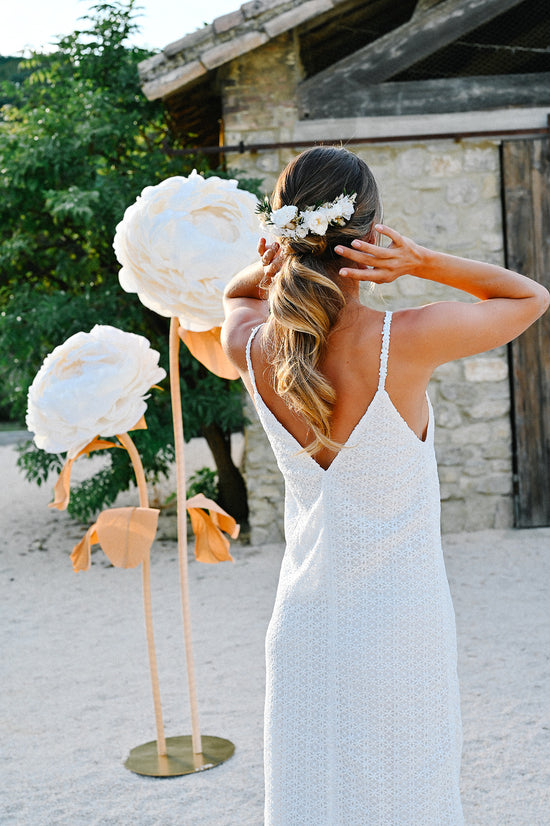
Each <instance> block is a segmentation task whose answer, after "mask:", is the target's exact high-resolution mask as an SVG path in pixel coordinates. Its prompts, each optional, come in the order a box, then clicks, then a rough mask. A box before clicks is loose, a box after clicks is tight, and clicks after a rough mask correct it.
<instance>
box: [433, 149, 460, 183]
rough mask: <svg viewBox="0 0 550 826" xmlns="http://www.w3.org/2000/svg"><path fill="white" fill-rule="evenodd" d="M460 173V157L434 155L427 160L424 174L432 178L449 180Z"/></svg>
mask: <svg viewBox="0 0 550 826" xmlns="http://www.w3.org/2000/svg"><path fill="white" fill-rule="evenodd" d="M461 171H462V158H461V156H460V155H447V154H445V155H434V156H432V157H430V158H429V159H428V162H427V164H426V174H428V175H433V177H434V178H451V177H452V176H453V175H458V174H460V172H461Z"/></svg>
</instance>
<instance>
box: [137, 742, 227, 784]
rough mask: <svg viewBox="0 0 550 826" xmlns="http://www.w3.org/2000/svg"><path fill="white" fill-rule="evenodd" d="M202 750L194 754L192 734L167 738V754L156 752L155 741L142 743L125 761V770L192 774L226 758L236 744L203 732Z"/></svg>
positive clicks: (209, 767)
mask: <svg viewBox="0 0 550 826" xmlns="http://www.w3.org/2000/svg"><path fill="white" fill-rule="evenodd" d="M201 743H202V752H201V753H200V754H195V753H194V752H193V747H192V743H191V735H190V734H184V735H181V736H180V737H167V738H166V752H167V753H166V754H165V755H159V754H158V753H157V741H156V740H152V741H151V742H150V743H143V745H141V746H136V747H135V748H134V749H132V751H131V752H130V754H129V755H128V759H127V760H126V762H125V763H124V765H125V766H126V768H127V769H130V771H132V772H136V774H145V775H147V776H148V777H178V776H179V775H181V774H192V773H193V772H202V771H206V769H213V768H214V766H217V765H219V763H223V762H224V761H225V760H229V758H230V757H231V755H232V754H233V752H234V751H235V746H234V744H233V743H232V742H231V741H230V740H224V739H223V737H210V736H208V735H207V734H203V735H202V737H201Z"/></svg>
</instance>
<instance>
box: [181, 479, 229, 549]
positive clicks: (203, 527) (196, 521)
mask: <svg viewBox="0 0 550 826" xmlns="http://www.w3.org/2000/svg"><path fill="white" fill-rule="evenodd" d="M186 507H187V510H188V511H189V516H190V518H191V527H192V528H193V533H194V534H195V557H196V559H197V560H198V561H199V562H207V563H211V564H213V563H216V562H224V561H226V560H229V561H231V562H233V557H232V556H231V554H230V553H229V540H228V539H226V537H225V536H224V535H223V534H222V530H223V531H225V532H226V533H228V534H229V535H230V536H231V537H232V538H233V539H236V538H237V537H238V535H239V530H240V526H239V525H237V523H236V521H235V520H234V519H233V517H232V516H230V515H229V514H228V513H227V512H226V511H224V509H223V508H221V507H220V506H219V505H218V504H217V502H214V501H213V500H212V499H207V498H206V496H204V494H202V493H198V494H197V495H196V496H192V497H191V499H188V500H187V502H186ZM207 510H208V513H207V512H206V511H207Z"/></svg>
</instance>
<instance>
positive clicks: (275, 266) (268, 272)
mask: <svg viewBox="0 0 550 826" xmlns="http://www.w3.org/2000/svg"><path fill="white" fill-rule="evenodd" d="M258 253H259V254H260V258H261V259H262V267H263V268H264V283H263V284H262V286H265V287H268V286H269V284H270V282H271V279H272V278H274V277H275V276H276V275H277V273H278V272H279V270H280V269H281V266H282V263H283V261H284V256H283V254H282V252H281V245H280V244H278V243H277V242H276V241H275V242H274V243H273V244H268V243H267V241H266V239H265V238H260V241H259V244H258Z"/></svg>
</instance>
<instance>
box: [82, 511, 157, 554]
mask: <svg viewBox="0 0 550 826" xmlns="http://www.w3.org/2000/svg"><path fill="white" fill-rule="evenodd" d="M158 517H159V511H158V510H157V509H156V508H110V509H109V510H105V511H103V512H102V513H100V514H99V516H98V519H97V522H96V532H97V541H98V542H99V544H100V545H101V547H102V549H103V551H104V553H105V555H106V556H107V557H108V559H109V560H110V562H112V564H113V565H115V567H117V568H136V567H137V566H138V565H140V564H141V563H142V562H143V560H144V559H146V558H147V555H148V554H149V551H150V550H151V545H152V544H153V540H154V538H155V535H156V532H157V523H158Z"/></svg>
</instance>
